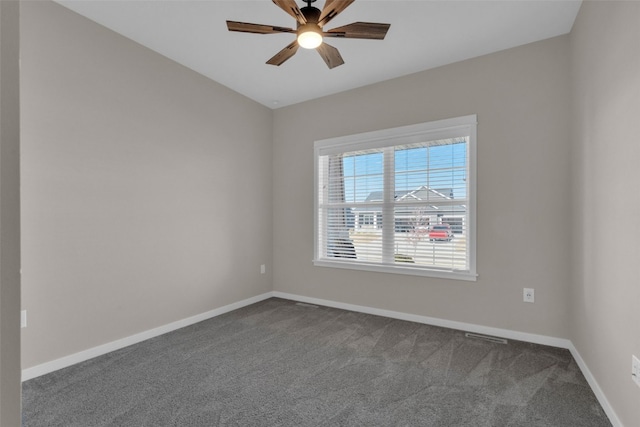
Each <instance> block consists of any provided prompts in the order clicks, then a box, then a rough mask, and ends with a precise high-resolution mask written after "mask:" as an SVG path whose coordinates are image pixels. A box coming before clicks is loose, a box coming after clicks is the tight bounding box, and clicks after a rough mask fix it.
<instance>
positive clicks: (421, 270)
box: [312, 259, 478, 282]
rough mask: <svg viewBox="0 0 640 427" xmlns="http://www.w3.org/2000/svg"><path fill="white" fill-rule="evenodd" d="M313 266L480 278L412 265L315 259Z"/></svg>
mask: <svg viewBox="0 0 640 427" xmlns="http://www.w3.org/2000/svg"><path fill="white" fill-rule="evenodd" d="M312 262H313V265H315V266H316V267H330V268H346V269H348V270H363V271H375V272H378V273H390V274H408V275H411V276H424V277H435V278H439V279H453V280H466V281H469V282H475V281H476V280H477V278H478V275H477V274H473V273H469V272H465V271H450V270H436V269H430V268H426V267H415V266H413V265H411V264H407V265H406V266H404V265H403V266H402V267H401V268H399V267H398V266H395V265H384V264H373V263H371V264H368V263H365V262H349V261H342V260H340V261H338V260H336V261H334V260H328V259H314V260H312Z"/></svg>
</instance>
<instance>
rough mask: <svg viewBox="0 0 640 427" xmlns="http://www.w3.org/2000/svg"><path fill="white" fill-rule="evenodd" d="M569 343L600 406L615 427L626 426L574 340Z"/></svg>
mask: <svg viewBox="0 0 640 427" xmlns="http://www.w3.org/2000/svg"><path fill="white" fill-rule="evenodd" d="M569 344H570V347H569V351H570V352H571V355H572V356H573V358H574V359H575V360H576V363H577V364H578V367H579V368H580V370H581V371H582V375H584V377H585V379H586V380H587V382H588V383H589V386H590V387H591V390H593V394H595V395H596V399H598V402H600V406H602V409H603V410H604V412H605V414H607V417H609V421H610V422H611V424H612V425H613V427H624V426H623V424H622V422H621V421H620V418H618V415H617V414H616V412H615V411H614V410H613V407H612V406H611V404H609V400H607V396H605V394H604V392H603V391H602V389H601V388H600V384H598V381H596V378H595V377H594V376H593V374H592V373H591V371H590V370H589V368H588V367H587V364H586V363H585V362H584V360H583V359H582V356H580V353H578V349H576V347H575V346H574V345H573V343H572V342H569Z"/></svg>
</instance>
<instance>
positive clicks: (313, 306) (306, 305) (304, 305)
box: [296, 302, 318, 308]
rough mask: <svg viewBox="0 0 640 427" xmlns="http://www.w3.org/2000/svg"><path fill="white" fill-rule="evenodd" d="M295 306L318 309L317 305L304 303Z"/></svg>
mask: <svg viewBox="0 0 640 427" xmlns="http://www.w3.org/2000/svg"><path fill="white" fill-rule="evenodd" d="M296 305H300V306H302V307H309V308H318V306H317V305H313V304H307V303H304V302H297V303H296Z"/></svg>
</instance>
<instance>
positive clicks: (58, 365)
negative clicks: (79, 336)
mask: <svg viewBox="0 0 640 427" xmlns="http://www.w3.org/2000/svg"><path fill="white" fill-rule="evenodd" d="M272 297H276V298H283V299H288V300H292V301H298V302H304V303H308V304H316V305H323V306H327V307H333V308H340V309H343V310H350V311H356V312H359V313H366V314H373V315H376V316H383V317H389V318H391V319H398V320H406V321H409V322H416V323H423V324H426V325H433V326H441V327H443V328H451V329H458V330H462V331H468V332H475V333H478V334H483V335H491V336H496V337H502V338H509V339H513V340H518V341H526V342H530V343H534V344H542V345H549V346H552V347H560V348H565V349H568V350H569V351H570V352H571V355H572V356H573V358H574V359H575V360H576V363H577V364H578V366H579V367H580V370H581V371H582V374H583V375H584V376H585V378H586V380H587V382H588V383H589V385H590V386H591V388H592V390H593V393H594V394H595V396H596V398H597V399H598V401H599V402H600V405H601V406H602V409H603V410H604V411H605V413H606V414H607V416H608V417H609V421H611V424H613V426H614V427H623V425H622V423H621V422H620V419H619V418H618V416H617V415H616V413H615V411H614V410H613V408H612V407H611V405H610V404H609V401H608V400H607V398H606V396H605V394H604V393H603V391H602V389H601V388H600V385H599V384H598V382H597V381H596V379H595V377H594V376H593V374H591V371H589V368H588V367H587V365H586V363H585V362H584V360H583V359H582V357H581V356H580V353H578V350H577V349H576V348H575V347H574V345H573V343H572V342H571V341H570V340H568V339H564V338H556V337H550V336H546V335H537V334H530V333H527V332H519V331H513V330H510V329H501V328H493V327H489V326H482V325H475V324H473V323H465V322H457V321H454V320H446V319H439V318H437V317H428V316H420V315H417V314H409V313H402V312H399V311H392V310H384V309H380V308H373V307H367V306H362V305H355V304H347V303H343V302H338V301H331V300H325V299H320V298H312V297H305V296H302V295H295V294H289V293H286V292H279V291H272V292H266V293H264V294H261V295H257V296H255V297H251V298H247V299H245V300H242V301H238V302H235V303H233V304H229V305H225V306H224V307H219V308H216V309H214V310H211V311H207V312H206V313H202V314H198V315H196V316H192V317H188V318H186V319H182V320H178V321H176V322H172V323H169V324H167V325H164V326H160V327H158V328H154V329H150V330H148V331H145V332H141V333H139V334H135V335H131V336H129V337H126V338H122V339H120V340H116V341H112V342H110V343H107V344H103V345H100V346H97V347H93V348H90V349H88V350H84V351H81V352H78V353H75V354H72V355H69V356H65V357H62V358H60V359H56V360H53V361H51V362H46V363H43V364H41V365H37V366H34V367H31V368H28V369H23V370H22V381H27V380H30V379H32V378H36V377H39V376H41V375H45V374H48V373H50V372H53V371H57V370H58V369H62V368H66V367H68V366H71V365H75V364H76V363H80V362H84V361H85V360H89V359H92V358H94V357H97V356H101V355H103V354H106V353H109V352H111V351H115V350H119V349H121V348H124V347H128V346H130V345H132V344H137V343H139V342H142V341H145V340H148V339H150V338H154V337H157V336H160V335H162V334H166V333H167V332H171V331H175V330H176V329H180V328H184V327H185V326H189V325H193V324H195V323H198V322H202V321H203V320H207V319H210V318H212V317H216V316H220V315H221V314H224V313H228V312H230V311H233V310H237V309H239V308H242V307H245V306H247V305H251V304H255V303H257V302H260V301H263V300H266V299H268V298H272Z"/></svg>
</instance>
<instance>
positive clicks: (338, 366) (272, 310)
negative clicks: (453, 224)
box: [22, 298, 611, 427]
mask: <svg viewBox="0 0 640 427" xmlns="http://www.w3.org/2000/svg"><path fill="white" fill-rule="evenodd" d="M22 423H23V426H47V427H53V426H65V427H70V426H79V427H90V426H136V427H137V426H153V427H160V426H243V427H244V426H437V427H440V426H443V427H444V426H456V427H457V426H473V427H483V426H527V427H531V426H562V427H570V426H580V427H589V426H610V425H611V424H610V423H609V421H608V419H607V416H606V415H605V413H604V412H603V410H602V408H601V406H600V405H599V403H598V401H597V400H596V398H595V396H594V394H593V392H592V390H591V389H590V387H589V385H588V384H587V382H586V380H585V378H584V376H583V375H582V373H581V372H580V369H579V368H578V366H577V364H576V362H575V360H573V358H572V356H571V354H570V353H569V351H567V350H564V349H559V348H554V347H547V346H541V345H536V344H530V343H524V342H519V341H511V340H510V341H509V343H508V344H499V343H492V342H487V341H483V340H479V339H472V338H467V337H465V335H464V332H461V331H457V330H453V329H446V328H440V327H434V326H428V325H423V324H418V323H412V322H406V321H400V320H394V319H388V318H384V317H379V316H373V315H368V314H362V313H355V312H350V311H345V310H339V309H333V308H328V307H314V306H308V305H302V304H296V303H295V302H292V301H287V300H282V299H277V298H272V299H268V300H265V301H262V302H259V303H257V304H253V305H251V306H248V307H245V308H242V309H239V310H236V311H233V312H230V313H227V314H224V315H222V316H218V317H215V318H213V319H210V320H207V321H204V322H200V323H198V324H195V325H192V326H189V327H186V328H183V329H180V330H177V331H174V332H171V333H168V334H165V335H162V336H159V337H156V338H153V339H150V340H147V341H145V342H142V343H139V344H136V345H132V346H130V347H126V348H124V349H121V350H118V351H114V352H112V353H109V354H106V355H104V356H100V357H97V358H95V359H91V360H89V361H86V362H83V363H80V364H77V365H74V366H71V367H68V368H65V369H62V370H59V371H56V372H53V373H50V374H47V375H44V376H41V377H38V378H34V379H32V380H29V381H26V382H25V383H24V384H23V421H22Z"/></svg>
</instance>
